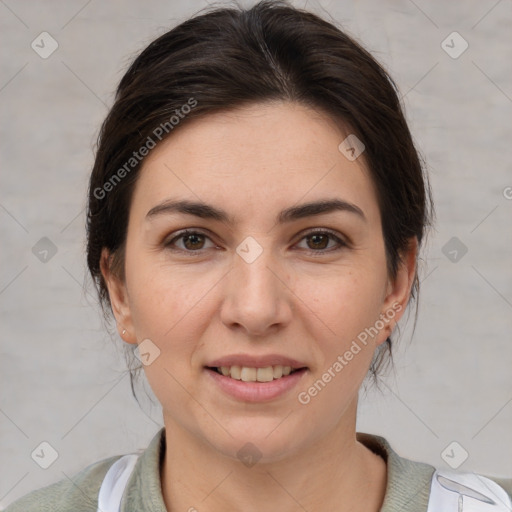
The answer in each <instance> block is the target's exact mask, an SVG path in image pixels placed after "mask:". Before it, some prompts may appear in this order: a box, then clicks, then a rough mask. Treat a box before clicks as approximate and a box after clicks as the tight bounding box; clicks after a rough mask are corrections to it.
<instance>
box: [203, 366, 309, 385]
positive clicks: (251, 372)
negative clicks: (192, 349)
mask: <svg viewBox="0 0 512 512" xmlns="http://www.w3.org/2000/svg"><path fill="white" fill-rule="evenodd" d="M209 369H210V370H215V371H216V372H217V373H220V374H221V375H224V377H231V378H232V379H235V380H241V381H243V382H271V381H273V380H276V379H280V378H282V377H286V376H288V375H290V374H291V373H294V372H296V371H298V370H300V369H301V368H296V369H293V368H292V367H291V366H283V365H280V364H278V365H274V366H266V367H265V368H252V367H248V366H236V365H235V366H219V367H216V368H209Z"/></svg>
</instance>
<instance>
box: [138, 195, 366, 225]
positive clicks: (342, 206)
mask: <svg viewBox="0 0 512 512" xmlns="http://www.w3.org/2000/svg"><path fill="white" fill-rule="evenodd" d="M335 211H341V212H348V213H353V214H355V215H357V216H358V217H360V218H361V219H362V220H363V221H365V222H366V220H367V219H366V217H365V215H364V213H363V211H362V210H361V208H359V207H358V206H356V205H355V204H353V203H349V202H347V201H344V200H341V199H337V198H334V199H321V200H319V201H313V202H309V203H304V204H301V205H298V206H292V207H290V208H286V209H284V210H282V211H281V212H280V213H279V214H278V216H277V223H278V224H285V223H288V222H293V221H295V220H299V219H303V218H306V217H313V216H315V215H322V214H326V213H331V212H335ZM172 213H183V214H186V215H193V216H195V217H200V218H202V219H211V220H216V221H220V222H226V223H230V224H233V223H234V219H233V218H232V217H231V216H230V215H229V214H228V213H227V212H226V211H224V210H222V209H220V208H217V207H215V206H212V205H210V204H207V203H202V202H197V201H189V200H186V199H183V200H173V199H168V200H166V201H164V202H162V203H160V204H158V205H156V206H155V207H153V208H151V210H149V212H148V213H147V214H146V220H152V219H153V218H155V217H157V216H159V215H162V214H172Z"/></svg>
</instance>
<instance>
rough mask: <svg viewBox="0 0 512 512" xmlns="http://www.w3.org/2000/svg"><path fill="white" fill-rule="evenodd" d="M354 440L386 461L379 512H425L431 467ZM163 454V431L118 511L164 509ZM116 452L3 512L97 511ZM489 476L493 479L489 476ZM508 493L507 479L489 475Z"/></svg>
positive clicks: (382, 443) (368, 438) (382, 444)
mask: <svg viewBox="0 0 512 512" xmlns="http://www.w3.org/2000/svg"><path fill="white" fill-rule="evenodd" d="M357 439H358V440H359V441H360V442H361V443H363V444H364V445H365V446H367V447H368V448H370V449H371V450H372V451H373V452H375V453H377V454H378V455H380V456H381V457H383V458H384V460H385V461H386V463H387V474H388V480H387V486H386V495H385V498H384V503H383V505H382V508H381V512H426V511H427V506H428V499H429V492H430V484H431V479H432V474H433V472H434V470H435V468H434V467H433V466H430V465H428V464H424V463H421V462H414V461H411V460H408V459H405V458H403V457H400V456H399V455H398V454H397V453H396V452H395V451H393V449H392V448H391V446H390V445H389V443H388V442H387V441H386V440H385V439H384V438H382V437H379V436H375V435H371V434H363V433H358V434H357ZM164 454H165V429H164V428H162V429H161V430H159V431H158V433H157V434H156V435H155V436H154V437H153V439H152V440H151V442H150V444H149V446H148V447H147V448H146V449H145V450H144V451H143V452H142V454H141V455H140V457H139V459H138V460H137V463H136V465H135V468H134V470H133V473H132V474H131V476H130V479H129V480H128V484H127V487H126V491H125V494H124V497H123V502H122V504H121V512H142V511H147V512H167V511H166V508H165V504H164V500H163V497H162V488H161V482H160V464H161V462H162V461H163V457H164ZM120 457H121V455H116V456H114V457H109V458H107V459H103V460H101V461H99V462H96V463H94V464H91V465H90V466H88V467H86V468H85V469H83V470H82V471H80V472H79V473H78V474H76V475H75V476H73V478H72V480H73V481H72V482H70V481H69V480H68V479H63V480H60V481H59V482H56V483H54V484H52V485H49V486H47V487H43V488H41V489H37V490H35V491H32V492H30V493H28V494H26V495H25V496H22V497H21V498H19V499H18V500H16V501H15V502H14V503H12V504H10V505H9V506H8V507H7V508H6V509H5V512H71V511H72V512H96V510H97V505H98V493H99V489H100V486H101V483H102V481H103V478H104V476H105V474H106V472H107V470H108V469H109V467H110V466H111V465H112V464H113V463H114V462H115V461H116V460H117V459H119V458H120ZM491 478H492V477H491ZM492 479H493V480H494V481H495V482H497V483H498V484H500V485H501V486H502V487H503V488H504V489H505V490H506V491H507V492H508V493H509V494H510V496H511V497H512V480H500V479H496V478H492Z"/></svg>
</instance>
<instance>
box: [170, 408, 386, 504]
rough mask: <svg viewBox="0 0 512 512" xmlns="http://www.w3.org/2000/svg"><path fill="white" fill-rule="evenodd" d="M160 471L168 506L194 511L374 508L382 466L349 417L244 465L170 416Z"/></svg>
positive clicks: (379, 501) (380, 487)
mask: <svg viewBox="0 0 512 512" xmlns="http://www.w3.org/2000/svg"><path fill="white" fill-rule="evenodd" d="M165 426H166V428H165V438H166V453H165V460H164V462H163V465H162V469H161V473H162V474H161V480H162V492H163V497H164V502H165V504H166V508H167V511H168V512H176V511H178V510H181V511H182V510H187V511H191V512H193V511H194V510H197V511H200V512H217V511H225V510H244V511H246V512H257V511H261V510H265V509H266V508H269V507H270V508H272V509H274V510H280V511H281V512H288V511H290V512H291V511H296V510H297V509H298V507H299V508H303V509H305V510H322V509H327V510H336V511H337V512H346V511H349V510H350V511H357V510H361V511H363V510H364V511H365V512H377V511H379V510H380V507H381V505H382V501H383V499H384V494H385V489H386V464H385V462H384V460H383V459H382V458H381V457H379V456H378V455H376V454H374V453H373V452H371V451H370V450H369V449H368V448H366V447H365V446H364V445H363V444H361V443H360V442H358V441H357V440H356V432H355V407H354V410H353V417H352V418H350V421H345V422H340V424H339V425H337V426H336V428H335V429H333V430H332V431H331V432H330V433H329V434H328V435H327V436H324V437H322V438H321V439H320V440H318V441H316V442H313V443H311V444H309V445H308V446H306V447H301V448H300V449H298V450H297V451H296V452H295V453H294V454H293V455H290V456H289V457H286V458H283V459H281V460H279V461H277V462H266V463H264V462H258V463H256V464H255V465H253V466H251V467H248V466H245V465H244V464H242V463H241V462H240V460H238V459H234V458H231V457H228V456H226V455H224V454H222V453H220V452H219V451H217V450H215V449H214V448H212V446H211V445H209V444H207V443H204V442H202V441H201V440H199V439H198V437H197V436H195V435H194V434H192V433H191V432H189V431H188V430H187V429H183V428H182V427H181V426H180V425H177V424H176V423H175V422H173V421H172V420H170V419H167V420H166V422H165Z"/></svg>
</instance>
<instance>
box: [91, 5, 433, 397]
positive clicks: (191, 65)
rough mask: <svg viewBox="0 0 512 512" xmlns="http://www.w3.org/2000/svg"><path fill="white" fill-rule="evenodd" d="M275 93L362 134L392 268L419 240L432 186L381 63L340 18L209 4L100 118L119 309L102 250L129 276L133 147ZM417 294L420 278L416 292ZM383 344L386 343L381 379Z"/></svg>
mask: <svg viewBox="0 0 512 512" xmlns="http://www.w3.org/2000/svg"><path fill="white" fill-rule="evenodd" d="M191 100H192V101H191ZM274 100H276V101H279V100H286V101H293V102H297V103H300V104H303V105H305V106H309V107H313V108H315V109H319V110H321V111H323V112H325V113H326V114H327V115H329V116H330V117H331V118H333V119H335V120H336V121H337V122H339V123H341V125H342V126H344V127H345V128H348V129H350V132H351V133H353V134H355V135H356V136H357V137H358V138H359V139H360V140H361V141H363V143H364V145H365V152H364V158H365V162H366V164H367V167H368V169H369V171H370V174H371V176H372V179H373V182H374V184H375V186H376V191H377V196H378V202H379V208H380V212H381V217H382V232H383V237H384V241H385V247H386V257H387V265H388V272H389V275H390V276H395V275H396V271H397V268H398V265H399V263H400V257H401V255H402V254H403V252H404V251H405V250H406V248H407V246H408V240H409V238H411V237H416V238H417V240H418V243H419V244H421V242H422V240H423V238H424V234H425V229H426V227H427V226H428V225H430V223H431V219H432V215H433V209H432V200H431V194H430V187H429V183H428V178H427V176H426V174H425V173H424V171H423V166H422V164H421V162H420V158H419V155H418V152H417V150H416V149H415V145H414V143H413V140H412V137H411V134H410V132H409V128H408V126H407V123H406V120H405V117H404V114H403V112H402V108H401V105H400V100H399V95H398V94H397V88H396V86H395V84H394V82H393V80H392V79H391V78H390V77H389V75H388V74H387V73H386V71H385V70H384V69H383V67H382V66H381V65H380V64H379V63H377V62H376V60H375V59H374V58H373V57H372V56H371V55H370V53H368V52H367V51H366V50H365V49H363V48H362V47H361V46H360V45H359V44H358V43H357V42H355V41H354V39H353V38H351V37H349V36H348V35H347V34H346V33H344V32H343V31H341V30H340V29H338V28H337V27H336V26H335V25H334V24H331V23H329V22H327V21H325V20H323V19H321V18H320V17H318V16H316V15H315V14H313V13H310V12H307V11H304V10H300V9H297V8H295V7H292V6H290V5H289V4H287V3H286V2H281V1H262V2H259V3H258V4H256V5H255V6H253V7H252V8H250V9H242V8H240V7H234V8H231V7H230V8H214V9H209V10H207V12H202V13H199V15H196V16H194V17H192V18H190V19H188V20H187V21H185V22H183V23H181V24H180V25H178V26H176V27H175V28H173V29H172V30H170V31H168V32H166V33H165V34H163V35H162V36H160V37H158V38H157V39H156V40H154V41H153V42H152V43H151V44H149V46H147V48H145V49H144V51H142V53H140V55H138V56H137V58H136V59H135V60H134V61H133V63H132V64H131V66H130V67H129V69H128V71H127V72H126V74H125V75H124V76H123V78H122V79H121V82H120V84H119V87H118V88H117V93H116V97H115V102H114V105H113V106H112V108H111V110H110V112H109V113H108V115H107V117H106V119H105V121H104V122H103V125H102V127H101V131H100V134H99V137H98V147H97V153H96V160H95V162H94V167H93V169H92V173H91V177H90V183H89V192H88V209H87V236H88V240H87V263H88V267H89V270H90V273H91V275H92V278H93V280H94V282H95V285H96V287H97V290H98V294H99V298H100V303H101V305H102V307H103V310H104V312H106V311H107V310H106V306H107V305H108V306H109V307H111V306H110V300H109V296H108V290H107V287H106V284H105V282H104V279H103V276H102V274H101V271H100V256H101V251H102V249H103V248H104V247H106V248H107V249H108V250H109V251H110V253H111V254H113V262H112V263H113V267H112V268H113V270H114V271H115V272H117V273H118V275H119V276H120V277H122V278H123V277H124V245H125V240H126V232H127V224H128V214H129V209H130V202H131V196H132V193H133V190H134V185H135V182H136V180H137V176H138V171H139V170H140V167H141V161H142V159H141V160H140V161H139V159H138V158H139V157H140V155H139V154H138V153H137V155H138V158H137V159H134V152H137V151H138V150H139V148H141V147H143V146H144V145H147V144H148V141H149V140H150V139H151V140H152V141H153V142H156V143H158V142H160V140H164V139H165V138H166V137H168V136H171V135H172V131H173V129H176V128H175V126H177V123H175V122H174V121H175V119H176V118H178V117H179V121H178V122H179V125H182V124H184V123H186V122H187V121H188V120H189V119H192V118H195V117H199V116H203V115H205V114H207V113H211V112H216V111H224V110H228V109H233V108H236V107H239V106H242V105H246V104H254V103H261V102H268V101H274ZM193 102H195V103H194V105H193V108H188V109H186V108H184V106H185V105H189V106H190V107H192V103H193ZM185 113H186V115H183V114H185ZM173 116H174V118H175V119H174V120H173V119H172V117H173ZM159 127H160V128H159ZM162 128H163V129H162ZM177 129H179V126H177ZM156 130H159V131H157V133H158V134H159V137H156V136H155V131H156ZM155 139H156V141H155ZM127 162H130V164H129V165H127ZM132 164H133V165H132ZM122 169H124V172H123V171H122ZM418 292H419V281H418V276H417V275H416V277H415V282H414V285H413V289H412V293H411V296H412V298H417V293H418ZM416 315H417V309H416ZM391 345H392V344H391V339H390V338H388V339H387V340H386V344H384V345H383V346H382V347H381V348H387V349H388V352H389V354H391ZM384 353H385V351H383V350H379V351H377V354H376V357H375V358H374V361H373V363H372V367H371V372H372V373H373V375H374V376H376V374H377V370H379V369H380V367H381V366H382V363H383V361H384V360H385V358H384ZM130 375H131V377H132V390H133V374H132V373H131V372H130Z"/></svg>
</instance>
